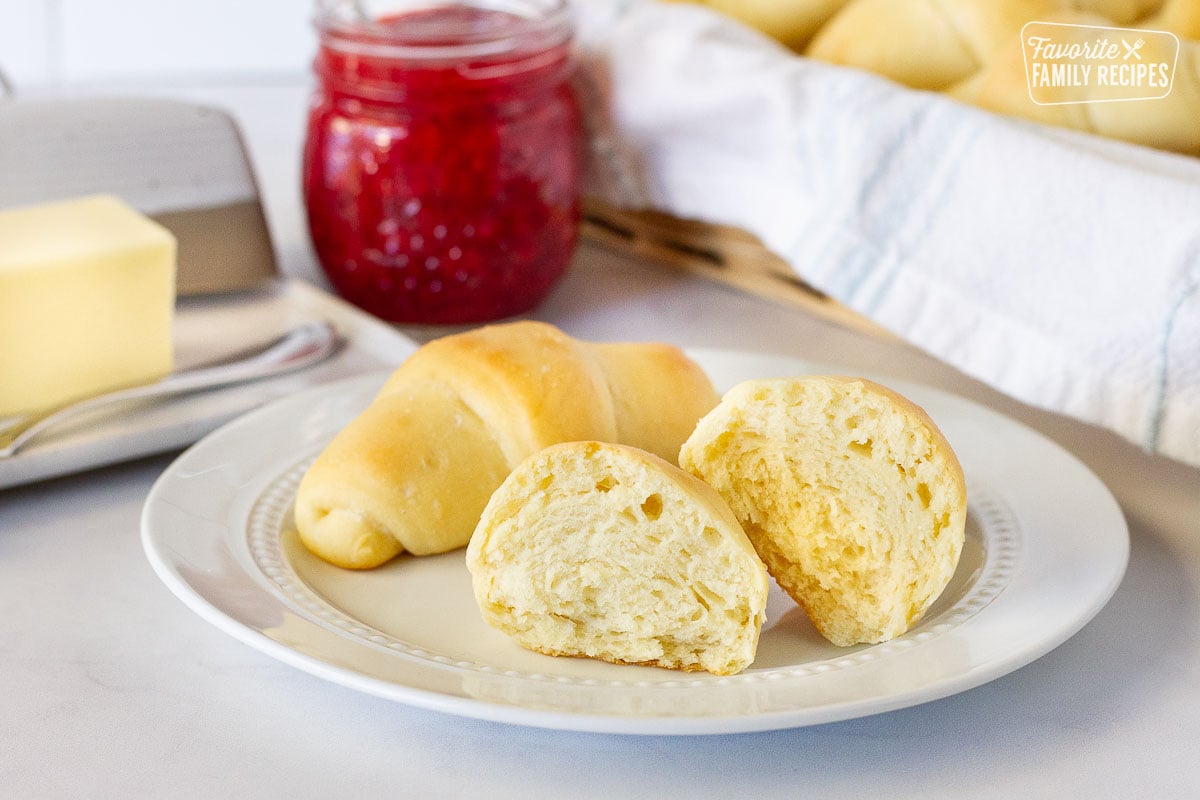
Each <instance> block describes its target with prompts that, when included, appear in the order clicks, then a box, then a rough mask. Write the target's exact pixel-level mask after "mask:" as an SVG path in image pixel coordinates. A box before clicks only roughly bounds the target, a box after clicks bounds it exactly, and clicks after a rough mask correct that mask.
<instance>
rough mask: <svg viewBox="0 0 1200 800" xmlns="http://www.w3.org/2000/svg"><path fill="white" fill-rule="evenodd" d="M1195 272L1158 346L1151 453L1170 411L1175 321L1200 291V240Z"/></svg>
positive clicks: (1174, 305)
mask: <svg viewBox="0 0 1200 800" xmlns="http://www.w3.org/2000/svg"><path fill="white" fill-rule="evenodd" d="M1187 261H1189V262H1190V263H1191V264H1192V265H1193V267H1194V269H1193V271H1192V275H1191V276H1190V277H1189V279H1188V283H1187V284H1185V285H1184V287H1183V290H1182V291H1181V292H1180V293H1179V297H1177V298H1175V302H1174V303H1172V304H1171V310H1170V311H1169V312H1168V313H1167V318H1166V320H1165V321H1164V322H1163V331H1162V338H1161V339H1160V340H1159V343H1158V371H1157V375H1156V377H1155V382H1154V400H1153V402H1152V403H1151V406H1150V422H1149V424H1148V425H1147V428H1146V440H1145V442H1144V446H1145V448H1146V450H1148V451H1149V452H1151V453H1156V452H1158V443H1159V438H1160V437H1161V436H1162V423H1163V415H1164V414H1166V411H1167V389H1168V388H1169V387H1168V381H1169V379H1170V366H1171V363H1170V362H1171V336H1172V334H1173V333H1174V332H1175V318H1176V317H1177V316H1179V312H1180V310H1182V309H1183V306H1184V304H1185V303H1187V301H1188V300H1189V299H1191V297H1192V295H1194V294H1196V292H1197V290H1200V241H1198V242H1196V243H1195V244H1193V246H1192V253H1191V256H1190V257H1189V258H1188V259H1187Z"/></svg>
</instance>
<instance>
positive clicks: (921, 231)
mask: <svg viewBox="0 0 1200 800" xmlns="http://www.w3.org/2000/svg"><path fill="white" fill-rule="evenodd" d="M979 124H980V122H979V120H978V119H972V121H971V122H965V121H963V122H959V123H958V124H955V125H941V124H939V123H938V122H937V120H936V119H935V120H933V126H934V127H935V128H936V129H938V130H942V129H950V130H953V131H954V134H953V135H952V136H950V137H948V138H946V139H941V140H939V141H937V142H935V143H934V145H935V146H936V147H937V148H938V150H937V152H939V154H940V157H939V159H938V160H937V162H936V165H937V166H936V169H934V170H933V171H932V174H931V173H930V172H929V171H926V172H925V178H926V183H928V184H930V185H931V189H930V192H931V197H930V199H929V201H928V202H927V203H926V204H925V215H924V218H923V219H920V220H913V221H911V223H910V224H912V225H913V226H914V228H915V230H913V231H911V232H910V233H909V234H908V235H907V236H906V238H907V239H908V240H909V241H910V242H919V241H921V240H922V239H924V238H925V237H926V235H927V234H928V231H929V229H930V227H931V226H932V225H933V223H934V220H935V219H937V216H938V212H939V211H941V209H942V208H943V206H944V204H945V202H946V198H947V195H949V194H950V191H951V187H952V186H953V185H954V174H955V173H956V172H957V170H958V164H959V163H960V162H961V161H962V160H963V158H964V157H965V156H966V154H967V153H968V152H969V150H970V145H971V144H973V143H974V142H975V140H976V134H977V132H978V130H979ZM931 177H932V180H930V178H931ZM897 255H898V257H897V258H896V259H893V261H892V262H891V263H890V264H888V266H887V272H886V274H884V275H883V276H881V278H880V280H879V281H878V282H877V283H876V286H875V291H874V292H873V293H872V296H871V297H870V298H869V299H868V300H866V302H865V303H864V304H863V306H862V310H863V311H864V313H866V314H867V315H868V316H874V315H875V313H876V312H877V311H878V310H879V306H880V305H882V303H883V301H884V299H885V298H886V297H887V296H888V294H889V293H890V292H891V287H892V283H893V282H894V281H895V280H896V274H897V273H898V272H899V271H900V267H901V265H902V264H903V263H904V261H905V257H904V254H903V252H900V253H898V254H897Z"/></svg>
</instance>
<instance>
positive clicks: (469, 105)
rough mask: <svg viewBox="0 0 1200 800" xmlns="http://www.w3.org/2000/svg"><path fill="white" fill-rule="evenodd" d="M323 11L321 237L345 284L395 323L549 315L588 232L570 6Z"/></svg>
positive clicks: (308, 180) (332, 271)
mask: <svg viewBox="0 0 1200 800" xmlns="http://www.w3.org/2000/svg"><path fill="white" fill-rule="evenodd" d="M346 6H350V7H351V8H353V7H357V6H358V4H356V3H334V2H325V3H323V4H321V7H320V8H321V10H320V11H319V12H318V15H317V20H316V25H317V31H318V33H319V36H320V48H319V50H318V53H317V57H316V61H315V63H314V71H315V73H316V76H317V90H316V93H315V96H314V98H313V102H312V105H311V110H310V113H309V120H308V136H307V141H306V143H305V148H304V197H305V203H306V206H307V209H308V223H309V231H310V233H311V235H312V240H313V245H314V247H315V248H316V252H317V256H318V257H319V259H320V261H321V265H322V268H323V269H324V270H325V273H326V274H327V275H328V276H329V280H330V282H331V283H332V284H333V286H334V288H335V289H336V290H337V291H338V293H339V294H341V295H342V296H343V297H344V298H346V299H347V300H349V301H351V302H352V303H354V304H355V305H358V306H359V307H361V308H363V309H365V310H367V311H369V312H371V313H372V314H375V315H376V316H378V317H381V318H382V319H386V320H389V321H393V322H423V323H470V322H483V321H486V320H492V319H498V318H501V317H506V316H511V315H514V314H519V313H521V312H524V311H528V310H529V309H531V308H533V307H534V306H535V305H537V303H538V302H539V301H541V300H542V298H544V297H545V295H546V294H547V292H549V291H550V289H551V287H552V286H553V285H554V283H555V282H556V281H557V280H558V278H559V277H560V276H561V275H562V273H563V270H564V269H565V268H566V265H567V262H568V260H569V259H570V257H571V254H572V252H573V250H574V247H575V240H576V234H577V228H578V221H579V184H580V175H581V170H582V135H581V124H580V117H579V109H578V107H577V105H576V100H575V97H574V95H573V93H572V91H571V87H570V84H569V77H570V73H571V69H572V58H571V25H570V20H569V17H568V14H567V9H566V4H565V0H522V2H512V1H511V0H510V2H506V3H504V9H506V10H495V9H490V8H487V7H486V6H485V5H484V4H483V3H482V2H481V3H480V5H441V6H432V7H431V6H422V7H419V8H417V9H414V10H409V11H404V12H402V13H399V14H393V15H388V16H383V17H378V18H374V19H369V20H368V19H362V18H356V17H354V16H353V15H352V14H350V13H348V12H345V11H339V10H340V9H343V8H344V7H346Z"/></svg>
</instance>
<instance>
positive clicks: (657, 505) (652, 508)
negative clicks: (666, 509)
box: [642, 494, 663, 520]
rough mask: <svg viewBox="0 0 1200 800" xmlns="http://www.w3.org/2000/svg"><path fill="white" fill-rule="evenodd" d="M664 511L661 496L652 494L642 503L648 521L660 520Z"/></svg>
mask: <svg viewBox="0 0 1200 800" xmlns="http://www.w3.org/2000/svg"><path fill="white" fill-rule="evenodd" d="M662 510H663V503H662V495H660V494H652V495H650V496H649V497H647V498H646V499H645V500H643V501H642V513H643V514H645V515H646V519H649V520H655V519H658V518H659V516H661V515H662Z"/></svg>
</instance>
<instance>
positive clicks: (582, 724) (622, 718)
mask: <svg viewBox="0 0 1200 800" xmlns="http://www.w3.org/2000/svg"><path fill="white" fill-rule="evenodd" d="M685 351H686V352H687V353H688V354H689V355H690V356H692V357H693V358H696V359H697V360H698V361H700V362H701V363H702V364H704V363H705V362H713V361H716V360H720V359H733V360H739V361H744V360H746V359H759V360H761V361H763V362H764V363H771V364H775V365H778V366H779V368H780V369H782V370H784V371H785V372H786V373H787V374H800V372H804V373H810V374H811V373H816V372H819V371H825V372H826V374H830V373H836V374H846V370H845V369H839V368H837V367H830V365H824V364H819V363H816V362H812V361H809V360H806V359H802V358H797V357H793V356H786V355H776V354H772V353H765V352H751V351H739V350H734V349H724V348H699V347H697V348H685ZM389 373H390V370H380V371H375V372H370V373H365V374H361V375H356V376H352V377H349V378H345V379H342V380H340V381H336V382H332V383H329V384H324V385H321V386H316V387H313V388H310V389H307V390H305V391H304V392H301V393H298V394H296V395H293V396H290V397H286V398H282V399H280V400H276V401H274V402H272V403H269V404H267V405H264V406H262V407H260V408H257V409H254V410H252V411H250V412H248V413H246V414H243V415H242V416H240V417H238V418H237V419H235V420H233V421H231V422H229V423H227V424H226V425H224V426H222V427H221V428H219V429H217V430H216V431H214V432H212V433H210V434H209V435H207V436H205V437H204V438H203V439H201V440H200V441H199V442H197V443H196V444H194V445H193V446H192V447H190V448H188V450H186V451H185V452H184V453H182V454H181V455H179V456H178V457H177V458H176V459H175V460H174V461H173V462H172V464H171V465H170V466H168V467H167V469H166V470H164V472H163V473H162V474H161V475H160V476H159V477H158V479H157V480H156V481H155V483H154V486H153V487H152V488H151V490H150V493H149V494H148V495H147V498H146V501H145V504H144V506H143V509H142V515H141V539H142V545H143V550H144V551H145V553H146V556H147V558H148V560H149V562H150V564H151V566H152V568H153V570H154V572H155V573H156V574H157V575H158V576H159V579H160V580H162V581H163V583H164V584H165V585H166V586H167V588H168V589H169V590H170V591H171V592H172V594H174V595H175V596H176V597H178V598H179V599H180V600H181V601H182V602H183V603H184V605H185V606H186V607H187V608H189V609H190V610H191V611H192V612H193V613H196V614H197V615H198V616H200V617H201V618H202V619H204V620H206V621H207V622H209V623H210V624H213V625H214V626H215V627H217V628H218V629H219V630H221V631H222V632H224V633H226V634H228V635H230V636H232V637H233V638H235V639H237V640H238V641H241V642H242V643H243V644H247V645H249V646H251V647H253V648H255V649H257V650H259V651H260V652H263V653H264V654H266V655H268V656H270V657H272V658H274V659H276V660H278V661H280V662H282V663H285V664H288V665H289V666H292V667H294V668H298V669H301V670H303V671H305V672H308V673H310V674H312V675H314V676H316V677H318V678H321V679H324V680H328V681H330V682H332V683H335V684H338V685H341V686H344V687H346V688H350V689H353V690H357V691H361V692H365V693H367V694H370V695H374V696H376V697H381V698H384V699H388V700H392V701H396V702H401V703H403V704H406V705H410V706H413V707H418V708H423V709H427V710H432V711H436V712H440V713H449V714H454V715H459V716H465V717H471V718H475V719H482V720H488V721H492V722H501V723H509V724H517V725H524V726H532V727H538V728H546V729H555V730H571V731H580V732H592V733H619V734H640V735H697V734H726V733H745V732H755V731H766V730H777V729H784V728H796V727H805V726H809V725H818V724H825V723H829V722H835V721H840V720H846V719H852V718H857V717H862V716H867V715H872V714H877V713H886V712H888V711H894V710H898V709H901V708H906V707H911V706H915V705H920V704H923V703H926V702H930V701H933V700H937V699H941V698H944V697H948V696H951V695H954V694H957V693H960V692H962V691H966V690H968V689H971V688H974V687H977V686H980V685H983V684H986V683H988V682H991V681H993V680H995V679H996V678H999V677H1001V676H1003V675H1006V674H1009V673H1010V672H1013V671H1014V670H1016V669H1019V668H1021V667H1023V666H1025V665H1027V664H1029V663H1031V662H1033V661H1035V660H1037V659H1038V658H1041V657H1042V656H1043V655H1045V654H1046V653H1048V652H1050V651H1051V650H1053V649H1054V648H1056V647H1058V646H1059V645H1061V644H1062V643H1063V642H1065V641H1067V640H1068V639H1070V638H1071V637H1072V636H1074V635H1075V633H1077V632H1078V631H1079V630H1080V629H1082V628H1083V627H1084V626H1085V625H1086V624H1087V623H1088V622H1089V621H1091V619H1093V618H1094V617H1095V615H1096V614H1097V613H1099V611H1100V610H1101V609H1102V608H1103V607H1104V606H1105V605H1106V604H1107V602H1108V601H1109V599H1110V598H1111V597H1112V595H1113V594H1114V593H1115V591H1116V590H1117V587H1118V586H1119V585H1120V582H1121V580H1122V578H1123V576H1124V573H1125V570H1126V568H1127V565H1128V558H1129V535H1128V526H1127V524H1126V521H1125V519H1124V515H1123V514H1122V512H1121V510H1120V507H1119V505H1118V504H1117V503H1116V500H1115V498H1114V497H1113V496H1112V494H1111V492H1110V491H1109V490H1108V488H1107V487H1106V486H1105V485H1104V484H1103V482H1101V481H1100V479H1099V478H1098V477H1097V476H1096V475H1095V474H1094V473H1093V472H1092V471H1091V470H1090V469H1089V468H1088V467H1087V466H1086V465H1085V464H1083V462H1082V461H1080V460H1079V459H1078V458H1077V457H1076V456H1075V455H1074V454H1073V453H1070V452H1069V451H1067V450H1066V449H1065V448H1063V447H1062V446H1061V445H1059V444H1058V443H1057V442H1054V441H1053V440H1051V439H1050V438H1049V437H1047V436H1045V435H1044V434H1042V433H1040V432H1039V431H1036V430H1034V429H1032V428H1030V427H1029V426H1027V425H1025V424H1024V423H1022V422H1020V421H1018V420H1015V419H1012V418H1011V417H1008V416H1007V415H1004V414H1002V413H1000V412H998V411H995V410H994V409H991V408H988V407H987V406H984V405H982V404H979V403H976V402H974V401H972V400H969V399H967V398H964V397H962V396H960V395H957V394H954V393H952V392H947V391H945V390H942V389H938V388H935V387H931V386H927V385H924V384H919V383H913V382H911V381H905V380H902V379H894V378H890V377H886V376H884V377H883V378H882V380H880V379H879V378H876V377H875V376H873V375H871V374H866V375H864V377H868V378H871V379H872V380H880V382H882V383H884V384H885V385H888V386H890V387H893V388H895V389H897V391H900V392H901V393H902V394H904V395H905V396H909V395H910V394H912V393H916V394H918V395H925V396H928V397H936V398H938V399H939V400H940V401H943V402H949V403H952V404H959V405H960V406H961V407H964V408H970V409H973V410H975V411H977V412H978V411H982V412H983V413H984V415H985V416H991V417H993V418H999V419H1003V420H1005V421H1006V423H1007V424H1010V425H1015V426H1017V427H1018V428H1020V429H1023V430H1024V431H1025V433H1026V434H1028V435H1030V436H1032V437H1033V441H1035V442H1037V443H1038V444H1039V445H1040V446H1042V447H1049V448H1050V449H1051V451H1052V452H1054V453H1055V455H1056V456H1058V457H1059V458H1065V459H1066V461H1067V462H1068V463H1069V464H1070V465H1071V467H1072V468H1073V469H1074V470H1075V471H1076V477H1077V478H1082V479H1083V480H1085V481H1086V482H1089V483H1090V484H1091V486H1090V487H1089V488H1091V489H1092V490H1093V491H1095V490H1099V491H1100V494H1101V496H1102V497H1103V499H1104V501H1105V503H1106V504H1107V505H1108V508H1107V509H1104V511H1105V512H1107V515H1110V516H1111V517H1112V519H1111V520H1110V521H1111V522H1112V523H1114V524H1115V525H1117V527H1116V528H1115V529H1114V530H1113V531H1112V534H1113V535H1114V537H1115V539H1114V541H1112V542H1109V543H1108V544H1110V545H1112V544H1116V545H1118V547H1119V550H1120V552H1119V553H1117V554H1115V557H1114V558H1112V560H1111V562H1110V563H1109V570H1110V573H1109V575H1108V576H1107V580H1106V581H1104V582H1103V584H1102V585H1100V586H1098V587H1097V589H1096V590H1095V592H1094V596H1093V597H1092V598H1091V602H1089V603H1088V604H1086V607H1084V608H1082V609H1081V610H1080V611H1079V612H1078V613H1077V614H1075V615H1074V619H1073V620H1072V621H1071V624H1069V625H1066V626H1063V627H1061V628H1060V629H1059V630H1057V631H1056V632H1055V634H1054V635H1053V636H1048V637H1047V636H1043V637H1042V639H1041V640H1040V641H1038V642H1036V643H1033V644H1032V645H1031V644H1029V643H1026V644H1025V645H1024V646H1022V647H1018V648H1016V649H1015V650H1014V651H1013V652H1012V653H1010V654H1009V655H1008V656H1007V657H1006V658H999V659H992V660H991V661H989V662H987V663H986V664H985V665H982V666H975V667H972V668H970V669H966V670H963V671H962V672H961V674H959V675H957V676H955V677H951V678H942V679H941V680H938V681H936V682H934V683H933V684H931V685H928V686H924V687H920V688H917V689H911V690H908V691H906V692H901V693H898V694H895V695H891V696H884V697H882V698H881V697H868V698H860V699H854V700H846V701H840V702H835V703H828V704H825V705H822V706H817V707H803V708H799V709H782V710H770V711H758V712H755V713H750V714H745V713H731V714H709V715H684V716H675V715H652V714H643V715H637V714H623V713H597V712H592V711H571V710H562V709H545V708H532V707H526V706H521V705H516V704H510V703H503V702H497V701H494V700H490V699H485V698H478V697H470V696H465V695H461V696H460V695H454V694H450V693H445V692H439V691H436V690H430V689H426V688H422V687H416V686H412V685H409V684H405V683H399V682H396V681H391V680H388V679H386V678H382V677H379V676H378V675H370V674H366V673H364V672H362V671H359V670H355V669H353V668H349V667H343V666H338V665H335V664H332V663H329V662H328V661H326V660H324V659H322V658H320V657H318V656H316V655H313V654H312V653H308V652H303V651H302V650H299V649H297V648H295V647H291V646H288V645H286V644H284V643H282V642H279V641H276V640H275V639H272V638H271V637H270V636H269V635H267V634H266V633H264V632H263V631H262V630H258V629H256V628H255V627H254V626H252V625H250V624H249V623H247V622H246V621H244V620H240V619H237V618H235V617H234V616H233V615H232V614H231V613H230V612H228V611H226V610H223V609H221V608H219V607H218V606H217V604H216V602H215V601H214V600H213V599H212V598H211V597H208V596H206V595H205V594H204V593H203V592H202V591H201V590H200V589H198V588H197V587H196V586H194V585H192V583H189V582H188V580H186V579H185V578H184V577H183V576H182V575H181V574H179V572H178V570H177V569H176V565H174V564H172V563H171V562H170V560H169V558H168V557H167V555H166V553H165V552H164V551H163V550H162V544H163V543H161V542H159V541H157V539H158V536H159V534H158V533H156V526H157V525H158V524H159V523H158V520H157V518H156V512H157V511H158V510H159V503H160V502H161V496H162V495H163V493H164V491H165V489H164V487H167V486H169V485H170V484H171V482H172V481H173V480H176V477H175V473H176V471H177V470H178V469H180V467H181V465H183V466H186V465H187V464H188V463H189V460H190V459H191V458H195V457H196V455H195V454H196V453H201V454H203V453H204V452H205V451H206V450H207V449H209V448H212V447H218V446H219V445H220V444H221V443H222V441H223V440H224V439H225V438H226V437H230V436H236V435H238V431H240V430H242V429H243V428H253V427H255V426H256V425H258V424H264V421H267V423H265V424H269V421H270V420H272V419H274V418H276V417H278V415H279V414H280V411H281V409H286V408H288V407H291V406H294V405H296V404H312V403H314V401H316V400H317V399H318V398H322V399H333V398H336V397H338V396H339V395H340V396H342V397H343V398H346V397H355V396H358V393H361V394H362V395H363V396H364V398H365V400H368V401H369V399H370V396H371V395H373V390H372V389H371V387H373V386H377V385H379V384H381V383H382V381H383V380H384V379H385V378H386V376H387V375H388V374H389ZM914 390H915V391H914ZM329 435H332V434H331V433H330V434H329ZM315 444H316V442H315V440H314V441H313V442H309V443H308V445H309V446H310V447H311V446H314V445H315ZM297 453H298V451H295V452H293V454H292V455H293V459H292V460H293V461H295V460H297V459H296V458H295V456H296V455H297ZM259 477H260V480H258V481H255V482H254V483H253V485H252V486H250V487H248V488H246V492H247V494H252V495H253V497H254V498H257V497H261V496H262V495H263V494H264V492H265V491H266V488H267V486H268V485H269V483H270V481H271V479H272V478H273V477H274V478H277V477H278V475H276V476H259ZM252 503H253V500H251V504H252ZM238 513H239V512H237V511H236V510H235V511H234V512H233V514H234V519H233V520H226V529H225V531H224V535H225V536H226V537H229V536H233V537H234V539H238V537H239V535H240V539H241V540H245V538H246V537H245V532H246V524H247V522H248V520H245V519H241V520H239V519H238ZM230 525H232V526H233V528H231V527H230ZM239 527H240V530H238V531H235V530H234V528H239ZM231 555H232V554H231ZM241 566H242V567H243V568H244V567H245V565H244V564H243V565H241ZM246 577H248V578H249V579H250V580H251V581H253V582H255V583H258V584H259V585H260V588H261V589H263V590H264V591H266V592H267V593H268V594H270V595H272V597H271V600H272V601H273V602H276V603H280V604H283V599H282V598H281V597H279V596H278V595H277V594H275V593H273V592H271V591H270V589H269V588H268V587H267V586H266V585H265V584H264V583H263V582H262V581H261V580H258V579H257V578H256V576H254V575H247V576H246ZM309 622H310V624H314V625H315V624H316V623H315V622H312V621H311V620H310V621H309ZM345 641H347V642H351V640H345ZM352 643H353V642H352ZM353 644H358V643H353Z"/></svg>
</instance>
